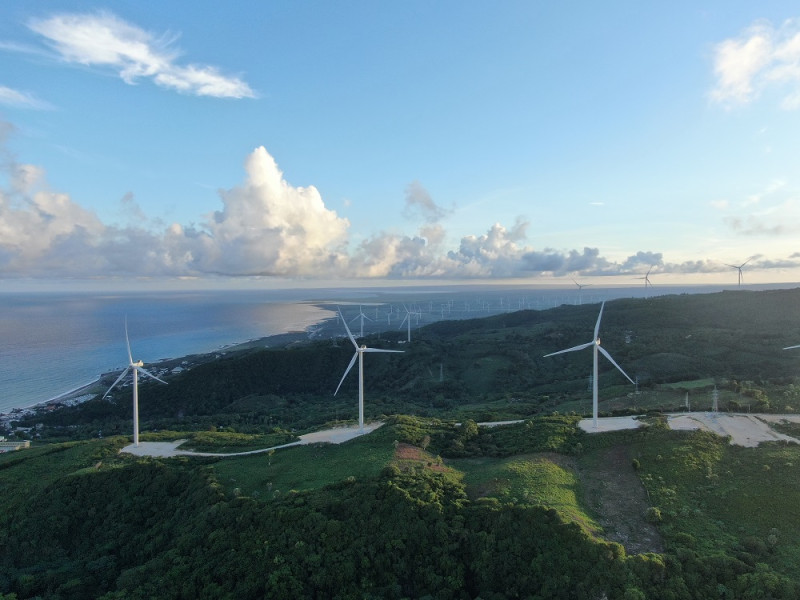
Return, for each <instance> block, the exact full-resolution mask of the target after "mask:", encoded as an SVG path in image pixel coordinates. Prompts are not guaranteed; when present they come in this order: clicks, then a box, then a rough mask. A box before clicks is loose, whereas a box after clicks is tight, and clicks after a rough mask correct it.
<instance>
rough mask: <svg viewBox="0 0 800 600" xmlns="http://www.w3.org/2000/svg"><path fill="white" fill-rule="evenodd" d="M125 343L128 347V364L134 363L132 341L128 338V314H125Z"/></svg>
mask: <svg viewBox="0 0 800 600" xmlns="http://www.w3.org/2000/svg"><path fill="white" fill-rule="evenodd" d="M125 345H126V346H127V347H128V364H129V365H132V364H133V355H132V354H131V341H130V340H129V339H128V315H125Z"/></svg>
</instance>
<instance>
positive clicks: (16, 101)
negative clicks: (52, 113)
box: [0, 85, 53, 110]
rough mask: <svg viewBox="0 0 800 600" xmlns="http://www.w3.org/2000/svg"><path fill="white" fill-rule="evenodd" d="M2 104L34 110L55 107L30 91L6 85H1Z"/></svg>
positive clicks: (0, 102) (0, 96)
mask: <svg viewBox="0 0 800 600" xmlns="http://www.w3.org/2000/svg"><path fill="white" fill-rule="evenodd" d="M0 105H3V106H10V107H12V108H29V109H34V110H49V109H51V108H53V107H52V105H50V104H49V103H47V102H45V101H43V100H40V99H39V98H37V97H36V96H34V95H33V94H31V93H29V92H23V91H20V90H15V89H13V88H10V87H6V86H4V85H0Z"/></svg>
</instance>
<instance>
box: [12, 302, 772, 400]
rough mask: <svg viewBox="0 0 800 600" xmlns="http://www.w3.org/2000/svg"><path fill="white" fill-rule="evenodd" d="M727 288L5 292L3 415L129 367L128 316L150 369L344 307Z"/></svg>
mask: <svg viewBox="0 0 800 600" xmlns="http://www.w3.org/2000/svg"><path fill="white" fill-rule="evenodd" d="M762 287H771V286H762ZM775 287H781V286H775ZM721 289H723V288H722V287H715V286H704V287H690V288H686V287H666V286H663V287H657V288H653V287H651V288H648V289H645V288H644V287H643V286H636V287H630V286H629V287H619V288H599V287H591V288H590V287H586V288H584V289H582V290H578V289H577V288H574V287H573V288H553V287H549V288H542V287H534V286H530V287H528V286H514V287H509V286H449V287H438V288H437V287H394V288H367V289H364V290H359V289H354V288H342V289H324V290H319V289H312V290H235V291H191V292H142V293H131V292H127V293H118V294H108V293H106V294H103V293H89V292H84V293H80V292H70V293H66V292H63V293H52V292H51V293H45V292H40V293H0V413H8V412H9V411H11V410H12V409H14V408H25V407H29V406H33V405H35V404H39V403H42V402H46V401H47V400H50V399H52V398H55V397H57V396H59V395H62V394H64V393H66V392H68V391H70V390H74V389H76V388H79V387H81V386H83V385H86V384H89V383H91V382H93V381H95V380H96V379H97V377H98V376H99V375H100V374H101V373H105V372H108V371H112V370H115V369H120V368H124V367H125V366H126V365H127V362H128V361H127V351H126V348H125V320H126V318H127V322H128V334H129V337H130V343H131V349H132V354H133V358H134V360H139V359H141V360H143V361H144V363H145V368H147V365H148V364H151V365H152V364H153V363H155V362H157V361H159V360H161V359H165V358H178V357H181V356H186V355H189V354H200V353H207V352H214V351H217V350H220V349H221V348H223V347H225V346H228V345H233V344H238V343H242V342H246V341H249V340H253V339H260V338H264V337H268V336H272V335H277V334H280V333H285V332H289V331H309V332H313V330H314V329H315V328H316V327H317V326H318V325H320V324H321V323H322V322H324V321H326V320H329V319H333V318H335V317H336V316H337V315H336V307H337V306H340V307H341V310H342V312H343V314H344V317H345V319H346V320H347V321H349V322H350V328H351V329H352V330H353V332H354V334H356V335H358V334H359V332H360V324H361V323H360V321H361V319H360V316H359V315H360V312H363V313H364V315H365V318H364V330H365V333H374V332H378V331H386V330H396V329H399V328H400V325H401V322H402V319H403V317H404V316H405V314H406V311H411V312H413V313H415V316H414V327H419V326H422V325H425V324H427V323H431V322H434V321H438V320H442V319H463V318H477V317H482V316H488V315H492V314H497V313H500V312H508V311H513V310H520V309H534V310H542V309H546V308H552V307H553V306H558V305H561V304H589V303H596V302H599V301H601V300H609V299H613V298H619V297H644V296H653V295H661V294H675V293H701V292H713V291H719V290H721ZM750 289H753V288H750ZM403 328H404V329H405V327H403ZM342 334H344V331H343V330H342Z"/></svg>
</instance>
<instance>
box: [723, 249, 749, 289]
mask: <svg viewBox="0 0 800 600" xmlns="http://www.w3.org/2000/svg"><path fill="white" fill-rule="evenodd" d="M751 260H753V257H752V256H751V257H750V258H748V259H747V260H746V261H744V262H743V263H742V264H740V265H730V264H728V263H725V266H726V267H730V268H731V269H736V270H737V271H739V286H741V285H742V281H744V276H742V268H743V267H744V266H745V265H746V264H747V263H749V262H750V261H751Z"/></svg>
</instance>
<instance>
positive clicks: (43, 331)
mask: <svg viewBox="0 0 800 600" xmlns="http://www.w3.org/2000/svg"><path fill="white" fill-rule="evenodd" d="M333 316H335V313H333V312H331V311H330V310H326V309H324V308H321V307H318V306H316V305H314V304H310V303H307V302H304V301H303V299H302V297H299V296H297V295H296V294H289V293H285V292H283V293H281V292H271V293H270V292H256V291H235V292H217V291H214V292H187V293H156V292H153V293H143V294H132V293H125V294H89V293H37V294H23V293H18V294H17V293H14V294H0V413H7V412H9V411H10V410H11V409H13V408H25V407H28V406H32V405H35V404H38V403H41V402H45V401H47V400H49V399H51V398H54V397H56V396H58V395H61V394H63V393H65V392H68V391H70V390H73V389H75V388H78V387H81V386H83V385H85V384H88V383H90V382H92V381H94V380H96V379H97V377H98V376H99V375H100V374H101V373H104V372H108V371H111V370H114V369H119V368H124V367H125V366H127V363H128V355H127V349H126V347H125V320H126V318H127V322H128V335H129V337H130V343H131V349H132V354H133V358H134V360H139V359H141V360H143V361H144V363H145V368H147V365H148V364H152V363H154V362H157V361H159V360H161V359H164V358H177V357H180V356H185V355H188V354H198V353H206V352H213V351H215V350H218V349H220V348H222V347H224V346H226V345H231V344H236V343H241V342H246V341H248V340H251V339H255V338H262V337H267V336H271V335H275V334H279V333H284V332H287V331H304V330H306V329H307V328H308V327H311V326H313V325H315V324H317V323H319V322H321V321H322V320H324V319H326V318H330V317H333Z"/></svg>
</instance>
